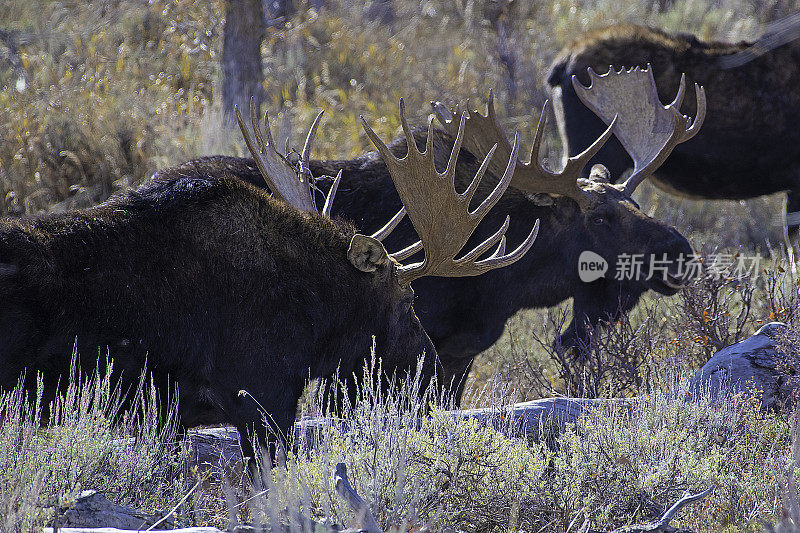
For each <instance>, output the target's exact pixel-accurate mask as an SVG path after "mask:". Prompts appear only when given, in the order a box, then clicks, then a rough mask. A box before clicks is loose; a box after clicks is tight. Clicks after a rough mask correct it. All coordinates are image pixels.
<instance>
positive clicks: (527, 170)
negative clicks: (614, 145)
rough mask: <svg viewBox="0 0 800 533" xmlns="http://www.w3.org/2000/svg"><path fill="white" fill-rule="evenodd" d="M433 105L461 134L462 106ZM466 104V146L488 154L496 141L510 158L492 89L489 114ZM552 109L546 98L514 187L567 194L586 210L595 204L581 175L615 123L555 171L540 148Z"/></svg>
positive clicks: (448, 127) (493, 167)
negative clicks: (546, 164)
mask: <svg viewBox="0 0 800 533" xmlns="http://www.w3.org/2000/svg"><path fill="white" fill-rule="evenodd" d="M431 105H432V106H433V110H434V112H435V113H436V117H437V118H438V119H439V122H441V124H442V126H443V127H444V129H445V130H446V131H447V132H448V133H449V134H450V135H451V136H455V135H456V133H457V126H456V123H455V120H454V119H453V115H454V114H458V113H459V107H458V106H456V108H455V109H453V110H452V111H450V110H448V109H447V107H445V106H444V105H443V104H442V103H440V102H432V103H431ZM465 107H466V111H465V113H466V116H467V119H466V131H465V133H464V147H465V148H466V149H467V150H469V151H470V152H471V153H472V154H473V155H475V156H476V157H480V156H481V155H483V154H485V153H487V151H488V147H489V146H490V144H496V145H497V155H498V156H499V160H501V161H502V160H504V159H505V158H507V157H508V155H509V154H510V152H511V145H510V144H509V142H508V138H507V137H506V134H505V133H504V132H503V128H502V127H501V126H500V122H499V121H498V120H497V115H496V114H495V111H494V94H493V92H491V91H490V92H489V101H488V103H487V111H486V115H481V114H480V113H479V112H478V111H470V110H469V107H470V103H469V100H467V103H466V106H465ZM548 108H549V101H546V102H545V104H544V106H543V107H542V114H541V117H540V119H539V124H538V125H537V127H536V135H535V137H534V140H533V146H532V147H531V153H530V157H529V158H528V162H527V163H524V162H522V161H517V164H516V169H515V170H514V178H513V179H512V180H511V187H514V188H515V189H519V190H522V191H525V192H528V193H533V194H539V193H545V194H557V195H561V196H567V197H569V198H572V199H573V200H575V201H576V202H577V203H578V205H579V206H580V207H581V209H586V207H588V206H589V205H590V203H591V198H590V196H589V195H588V193H587V192H586V191H584V190H583V189H582V188H581V187H580V186H579V185H578V182H577V180H578V178H579V177H580V173H581V170H582V169H583V167H585V166H586V164H587V163H588V162H589V160H590V159H591V158H592V157H594V155H595V154H596V153H597V152H598V151H599V150H600V148H602V147H603V145H604V144H605V143H606V141H607V140H608V139H609V137H611V132H612V127H613V126H609V127H608V129H606V131H605V132H603V134H602V135H601V136H600V137H599V138H598V139H597V140H596V141H595V142H593V143H592V145H591V146H589V148H587V149H586V150H584V151H583V152H582V153H580V154H578V155H576V156H574V157H570V158H569V160H568V161H567V164H566V166H565V167H564V170H562V171H561V172H551V171H549V170H547V169H546V168H544V167H543V166H542V164H541V162H540V161H539V149H540V147H541V144H542V137H543V134H544V127H545V124H546V123H547V110H548ZM612 123H613V120H612ZM497 165H498V163H496V162H495V163H492V164H490V166H489V168H490V170H491V171H492V173H493V174H495V175H497V176H499V175H500V172H501V169H500V168H498V166H497Z"/></svg>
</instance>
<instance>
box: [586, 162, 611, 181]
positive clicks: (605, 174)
mask: <svg viewBox="0 0 800 533" xmlns="http://www.w3.org/2000/svg"><path fill="white" fill-rule="evenodd" d="M589 179H590V180H592V181H599V182H601V183H611V173H610V172H609V171H608V169H607V168H606V167H605V166H603V165H592V170H591V171H590V172H589Z"/></svg>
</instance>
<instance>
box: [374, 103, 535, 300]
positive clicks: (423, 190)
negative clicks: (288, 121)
mask: <svg viewBox="0 0 800 533" xmlns="http://www.w3.org/2000/svg"><path fill="white" fill-rule="evenodd" d="M466 120H467V119H466V114H462V115H461V121H460V123H459V127H458V131H457V132H456V134H455V144H454V146H453V150H452V152H451V154H450V159H449V161H448V163H447V168H446V169H445V171H444V172H443V173H441V174H440V173H439V172H438V171H437V170H436V167H435V166H434V154H433V122H430V123H429V124H428V138H427V145H426V147H425V151H424V152H420V151H419V150H418V149H417V144H416V142H415V141H414V136H413V134H412V133H411V128H409V126H408V122H407V121H406V117H405V104H404V103H403V100H402V99H401V100H400V121H401V124H402V126H403V132H404V133H405V137H406V144H407V145H408V155H406V157H404V158H402V159H399V158H397V157H395V156H394V154H392V153H391V151H390V150H389V148H388V147H387V146H386V145H385V144H384V143H383V141H381V140H380V139H379V138H378V136H377V135H376V134H375V132H374V131H372V129H371V128H370V127H369V125H367V122H366V121H365V120H364V118H363V117H362V118H361V122H362V124H363V126H364V130H365V131H366V133H367V136H368V137H369V138H370V140H371V141H372V143H373V144H374V145H375V147H376V148H377V149H378V152H379V153H380V155H381V157H382V158H383V160H384V162H385V163H386V166H387V167H388V169H389V173H390V174H391V176H392V180H393V181H394V184H395V187H396V188H397V192H398V194H399V195H400V199H401V201H402V202H403V205H404V206H405V209H406V210H407V212H408V216H409V218H410V219H411V223H412V224H413V226H414V229H415V230H416V231H417V234H418V235H419V237H420V240H419V241H418V242H416V243H415V244H412V245H411V246H409V247H407V248H405V249H403V250H401V251H399V252H397V253H395V254H392V255H391V257H392V258H394V259H396V260H398V261H400V260H402V259H405V258H407V257H410V256H411V255H413V254H414V253H416V252H418V251H420V250H423V249H424V251H425V258H424V259H423V261H421V262H419V263H413V264H411V265H403V266H400V267H398V277H399V279H400V282H401V284H404V285H407V284H409V283H411V281H413V280H415V279H417V278H420V277H422V276H449V277H460V276H475V275H478V274H481V273H483V272H486V271H488V270H491V269H494V268H500V267H503V266H506V265H510V264H511V263H514V262H515V261H517V260H518V259H520V258H521V257H522V256H523V255H525V253H526V252H527V251H528V250H529V249H530V247H531V246H532V245H533V241H534V240H535V239H536V234H537V232H538V230H539V222H538V220H537V222H536V224H535V225H534V227H533V229H532V231H531V232H530V234H529V235H528V237H527V238H526V239H525V241H524V242H523V243H522V244H520V245H519V247H517V249H516V250H514V251H513V252H511V253H509V254H506V253H505V232H506V230H507V229H508V225H509V217H506V220H505V222H504V223H503V225H502V226H501V227H500V229H498V231H497V232H495V233H494V234H493V235H492V236H490V237H489V238H488V239H486V240H485V241H483V242H482V243H481V244H479V245H478V246H476V247H475V248H474V249H473V250H472V251H470V252H469V253H467V254H465V255H464V256H463V257H461V258H460V259H455V256H456V254H458V252H460V251H461V249H462V248H463V247H464V245H465V244H466V243H467V240H468V239H469V237H470V236H471V235H472V233H473V232H474V231H475V228H476V227H477V226H478V224H479V223H480V221H481V219H483V217H484V216H485V215H486V213H488V212H489V210H490V209H491V208H492V207H493V206H494V204H495V203H496V202H497V201H498V200H499V199H500V197H501V196H502V195H503V192H505V189H506V188H507V187H508V185H509V183H510V182H511V179H512V176H513V175H514V167H515V164H516V161H517V148H518V142H517V138H516V136H515V138H514V144H513V146H512V147H511V149H510V151H509V155H508V156H507V157H508V166H507V167H506V168H505V170H504V171H503V172H502V173H498V175H502V178H501V179H500V182H499V183H498V184H497V186H496V187H495V188H494V190H493V191H492V192H491V193H490V194H489V196H488V197H487V198H486V199H485V200H484V201H483V202H482V203H481V205H480V206H478V208H477V209H475V210H474V211H472V212H470V211H469V203H470V201H471V200H472V197H473V195H474V194H475V191H476V190H477V189H478V185H479V184H480V181H481V178H482V177H483V175H484V173H485V172H486V170H487V168H488V166H489V162H490V160H491V159H492V155H493V154H494V153H495V149H496V148H497V146H496V145H495V146H492V147H491V148H490V149H489V150H488V153H487V154H486V156H485V158H484V160H483V162H482V163H481V166H480V168H479V169H478V172H477V173H476V175H475V178H474V179H473V180H472V183H470V185H469V186H468V187H467V189H466V190H465V191H464V192H463V193H460V194H459V193H457V192H456V190H455V173H456V161H457V159H458V154H459V150H460V149H461V143H462V141H463V140H464V130H465V122H466ZM399 215H400V213H398V215H397V216H399ZM397 216H396V217H395V218H397ZM382 231H383V230H382ZM384 236H385V235H384ZM495 245H497V249H496V250H495V251H494V253H492V255H490V256H489V257H487V258H485V259H481V260H478V258H479V257H480V256H481V255H482V254H484V253H486V252H487V251H488V250H489V249H490V248H492V247H493V246H495Z"/></svg>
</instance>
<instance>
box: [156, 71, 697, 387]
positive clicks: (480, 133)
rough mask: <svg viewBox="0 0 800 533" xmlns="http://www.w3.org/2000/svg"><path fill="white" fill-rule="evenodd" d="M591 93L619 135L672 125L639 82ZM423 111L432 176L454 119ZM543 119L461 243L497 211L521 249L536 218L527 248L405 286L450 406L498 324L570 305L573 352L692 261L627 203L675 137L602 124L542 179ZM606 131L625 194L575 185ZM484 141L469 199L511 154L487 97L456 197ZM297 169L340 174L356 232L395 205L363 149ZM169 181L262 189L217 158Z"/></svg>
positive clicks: (464, 148)
mask: <svg viewBox="0 0 800 533" xmlns="http://www.w3.org/2000/svg"><path fill="white" fill-rule="evenodd" d="M620 76H621V78H622V79H623V80H628V79H629V78H631V79H633V78H637V77H636V76H635V75H633V74H630V73H624V74H623V75H620ZM622 85H623V86H624V85H625V83H623V84H622ZM623 88H624V87H623ZM594 90H595V91H603V94H604V95H605V100H607V101H608V102H610V103H611V104H613V103H614V102H617V103H622V102H626V101H630V102H634V103H639V105H638V107H637V109H639V111H638V112H637V113H636V114H634V115H631V111H630V110H625V109H622V108H620V109H617V110H614V111H613V112H614V113H619V114H620V116H622V115H623V114H624V115H625V117H626V119H625V121H624V124H625V127H629V126H630V125H631V122H633V124H634V126H635V123H636V121H640V122H642V123H650V121H652V120H655V119H656V118H658V120H662V119H663V117H664V115H665V113H666V117H667V119H668V120H669V119H670V117H674V113H673V111H672V110H670V109H667V110H666V111H665V108H664V107H663V106H661V104H660V103H658V101H657V99H656V98H655V97H654V94H652V93H650V92H648V91H649V86H647V85H646V84H642V83H641V79H640V78H637V79H636V82H635V83H631V84H629V87H628V88H627V89H625V90H624V92H623V93H620V94H615V93H614V91H617V90H620V88H614V87H601V88H595V89H594ZM435 109H436V111H437V114H438V115H439V116H440V119H441V120H444V127H445V130H446V131H441V130H434V131H433V157H434V160H435V164H436V166H437V168H445V166H446V165H448V162H449V161H450V158H451V157H452V154H454V153H455V151H454V150H453V148H454V143H455V135H456V130H457V129H458V128H457V122H453V121H451V120H450V119H449V117H450V116H451V114H450V113H449V112H448V111H447V110H446V109H445V108H444V107H443V106H441V105H437V106H436V107H435ZM544 117H546V113H545V112H543V114H542V120H540V123H539V127H538V129H537V132H536V137H535V143H534V147H533V150H532V153H531V157H530V162H529V163H524V164H523V163H518V164H517V168H516V170H515V171H514V176H513V178H512V180H511V184H510V186H509V188H508V190H507V191H506V192H505V194H504V195H503V197H502V198H501V199H500V200H499V201H498V203H497V207H496V208H495V209H494V210H492V211H491V212H489V214H488V215H486V217H485V218H484V221H483V223H482V224H480V225H478V227H477V228H476V230H475V233H473V235H472V237H471V238H470V240H469V241H468V243H467V245H468V246H469V247H474V246H476V245H477V243H479V242H480V241H482V240H483V239H486V238H487V237H489V236H490V235H492V234H493V233H494V232H495V231H496V229H497V227H498V226H500V225H501V224H503V223H504V218H505V216H506V214H508V215H509V216H510V217H511V222H510V224H509V225H508V229H507V231H506V233H505V235H506V238H507V239H508V242H509V244H511V245H516V244H518V243H521V242H523V241H524V240H525V239H526V237H527V235H528V232H529V230H530V227H531V225H532V224H533V223H534V221H536V220H537V219H538V220H541V228H542V231H541V232H540V235H539V237H538V238H537V239H536V242H535V243H534V244H533V249H532V252H531V253H530V254H527V255H526V256H525V257H523V258H522V259H521V260H519V261H517V262H516V263H515V264H513V265H511V266H509V267H507V268H503V269H497V270H493V271H491V272H488V273H487V274H485V275H483V276H479V277H472V278H441V277H433V276H431V277H425V278H422V279H420V280H418V281H416V282H415V284H414V289H415V292H416V298H415V300H414V309H415V310H416V312H417V315H418V316H419V318H420V322H421V323H422V325H423V327H425V330H426V331H427V333H428V335H430V337H431V339H432V340H433V343H434V345H435V346H436V349H437V352H438V354H439V359H440V361H441V364H442V367H443V370H444V373H443V376H444V382H445V383H448V384H449V383H451V382H454V383H455V385H456V390H455V393H456V394H455V396H456V399H459V398H460V396H461V393H462V391H463V384H464V378H465V376H466V375H467V373H468V372H469V368H470V366H471V365H472V361H473V359H474V357H475V355H477V354H478V353H479V352H481V351H483V350H485V349H487V348H488V347H489V346H491V345H492V344H493V343H494V342H495V341H496V340H497V339H498V337H500V335H501V333H502V332H503V328H504V326H505V323H506V321H507V320H508V319H509V318H510V317H511V316H512V315H513V314H514V313H515V312H517V311H518V310H520V309H526V308H536V307H549V306H553V305H556V304H558V303H559V302H561V301H563V300H565V299H567V298H572V299H573V321H572V323H571V324H570V325H569V326H568V327H567V328H566V330H565V331H564V332H563V333H562V335H561V337H560V340H559V342H560V343H561V344H562V345H563V346H564V347H574V346H577V345H580V343H582V342H584V341H585V339H586V335H587V326H589V325H591V326H595V325H597V324H598V323H599V322H600V321H601V320H606V319H610V318H614V317H617V316H618V315H619V313H621V312H627V311H628V310H630V309H631V308H632V307H633V306H634V305H635V304H636V303H637V301H638V300H639V297H640V295H641V294H642V293H643V292H645V291H646V290H648V289H653V290H655V291H657V292H659V293H662V294H667V295H670V294H674V293H675V292H676V291H677V290H678V289H679V288H680V287H681V286H682V284H683V283H684V282H685V279H684V278H683V273H682V272H681V271H680V269H679V260H680V258H681V256H683V257H684V259H685V258H686V256H688V255H690V254H691V253H692V248H691V246H690V245H689V243H688V242H687V241H686V239H685V238H683V236H681V235H680V234H679V233H678V232H677V231H675V229H673V228H671V227H669V226H666V225H665V224H662V223H661V222H659V221H657V220H654V219H652V218H650V217H648V216H647V215H645V214H644V213H643V212H642V211H641V210H639V208H638V206H637V205H636V203H635V202H634V201H633V200H632V199H631V197H630V193H631V192H632V190H633V188H634V187H635V185H636V184H638V183H639V182H640V181H641V179H644V178H645V177H646V176H647V175H649V173H650V172H652V171H653V170H654V169H655V167H656V166H657V165H658V164H661V163H662V162H663V160H664V158H665V157H666V155H667V154H668V153H669V151H670V150H671V149H672V148H673V147H674V144H672V143H674V141H675V140H676V139H678V137H674V138H669V139H665V138H662V137H653V136H651V135H646V136H642V137H641V138H639V137H637V136H640V135H641V128H634V129H630V130H626V129H622V128H620V127H619V126H615V127H614V128H611V127H609V128H607V131H605V132H602V134H600V135H598V137H597V138H595V139H593V140H592V142H591V146H590V147H589V148H587V149H586V150H585V151H584V152H583V153H581V154H579V155H577V156H575V157H573V158H571V159H570V161H569V162H568V164H567V166H566V168H565V169H564V170H562V171H561V172H551V171H549V170H547V169H545V168H544V167H543V166H542V165H541V164H540V162H539V159H538V152H539V146H540V142H541V138H542V135H543V131H544V125H545V124H544V123H545V120H544ZM627 117H633V118H627ZM698 118H699V120H698V121H697V125H696V126H695V127H694V129H695V130H696V129H697V128H698V127H699V126H700V122H701V120H702V117H698ZM674 119H675V124H676V125H685V120H683V121H682V120H679V119H678V117H674ZM612 131H613V132H614V133H615V134H616V135H617V136H618V137H620V136H622V137H626V138H629V139H630V142H629V144H632V143H635V145H636V150H637V151H636V157H639V158H640V167H641V168H642V169H643V172H640V173H639V175H638V176H637V178H636V179H635V180H634V181H632V182H629V184H628V187H627V188H626V187H621V186H619V185H613V184H611V183H609V181H608V179H607V174H606V172H605V171H604V170H603V169H600V168H598V169H597V172H595V173H594V175H593V176H592V178H591V179H579V173H580V171H581V169H582V168H583V167H584V166H585V165H586V163H587V161H589V160H590V159H591V158H592V156H594V154H595V153H596V152H597V151H598V150H599V149H600V148H601V147H602V145H603V143H604V142H605V141H606V140H607V139H608V138H609V136H611V135H612ZM414 138H415V140H416V142H417V145H418V147H420V148H421V147H423V146H425V145H426V144H427V143H428V142H429V140H430V135H429V132H424V131H417V132H416V133H415V134H414ZM495 143H496V144H497V145H498V147H497V149H496V151H495V154H494V157H493V158H492V159H491V160H490V162H489V170H488V172H487V174H489V175H488V176H487V177H486V178H485V179H484V180H483V182H482V183H481V185H480V187H479V188H478V191H477V192H476V193H475V198H476V201H478V200H480V199H482V198H486V197H487V196H488V195H489V193H490V191H491V184H493V183H495V182H497V180H498V179H499V178H498V176H501V175H503V173H504V167H503V164H502V163H500V164H498V160H503V159H504V158H505V159H504V160H506V161H507V160H508V158H509V155H510V154H511V152H512V146H511V143H510V142H509V141H508V140H507V137H506V136H505V134H504V133H503V131H502V129H501V128H500V126H499V124H498V123H497V119H496V117H495V115H494V108H493V105H492V102H491V100H490V102H489V107H488V116H486V117H484V116H482V115H481V114H479V113H477V112H469V113H468V115H467V119H466V126H465V131H464V140H463V145H461V144H460V145H459V146H460V148H461V150H460V154H459V157H458V161H457V163H456V167H455V187H456V189H457V190H459V191H464V190H466V189H467V187H468V186H469V184H470V183H471V181H472V176H474V175H475V173H476V172H477V170H478V168H479V166H480V164H481V161H482V160H483V159H484V155H486V154H487V153H488V152H489V150H490V149H491V147H492V146H493V145H494V144H495ZM389 150H390V151H391V152H392V153H394V154H395V155H396V156H398V157H402V156H404V155H405V154H406V152H407V146H406V140H405V139H398V140H397V141H394V142H393V143H391V144H390V145H389ZM498 158H499V159H498ZM642 158H643V159H642ZM309 166H310V169H311V171H312V172H313V173H314V175H317V176H321V175H331V176H332V175H335V174H337V173H339V172H341V173H342V178H341V184H340V186H339V190H338V192H337V201H336V203H335V204H334V206H333V209H332V214H333V215H334V216H339V217H342V218H344V219H348V220H351V221H352V222H353V223H354V224H355V225H356V226H357V227H359V228H360V229H362V230H364V231H370V232H372V231H376V230H377V229H378V228H380V227H381V226H382V225H383V224H384V222H385V220H386V219H387V218H389V217H390V216H392V215H393V214H394V213H396V212H397V211H398V209H400V208H401V202H400V197H399V196H398V194H397V192H396V191H395V189H394V186H393V185H392V180H391V178H390V175H389V172H388V171H387V168H386V164H385V163H384V162H383V160H382V158H380V157H378V156H377V154H375V153H369V154H366V155H364V156H361V157H358V158H356V159H353V160H346V161H314V160H311V161H310V162H309ZM178 175H186V176H192V175H228V176H236V177H239V178H241V179H243V180H245V181H248V182H250V183H253V184H260V185H262V186H263V184H264V182H263V180H262V179H261V174H260V173H259V171H258V168H257V166H256V164H255V163H254V162H253V160H251V159H246V158H236V157H225V156H213V157H206V158H202V159H197V160H194V161H189V162H187V163H184V164H183V165H181V166H178V167H174V168H171V169H165V170H162V171H161V172H160V173H159V174H157V175H156V176H154V178H156V179H161V178H162V177H170V176H178ZM416 240H417V233H416V232H415V231H414V228H413V227H412V225H411V224H410V223H409V222H408V221H407V220H403V221H401V222H400V223H399V224H398V226H397V228H396V229H395V230H394V232H392V234H391V235H389V236H388V237H387V238H386V240H385V241H384V242H385V243H386V244H387V245H388V246H390V247H392V248H399V247H403V246H405V245H407V244H408V243H411V242H414V241H416ZM584 251H594V252H595V253H597V254H599V255H600V256H602V257H603V258H604V259H605V260H606V261H607V263H608V272H607V273H606V275H605V277H602V278H600V279H597V280H594V281H592V282H591V283H586V282H584V281H582V280H581V278H580V274H579V271H578V266H579V265H578V263H579V261H578V259H579V257H580V256H581V253H582V252H584ZM626 254H627V255H628V256H630V255H634V254H636V255H639V256H640V257H641V258H642V259H643V264H642V267H641V275H638V276H633V277H632V279H631V278H629V277H621V278H620V279H615V277H616V276H615V266H617V264H618V259H619V258H621V257H624V256H625V255H626ZM654 258H655V259H657V260H659V261H663V263H662V264H668V265H669V268H668V270H666V271H661V272H658V271H655V270H653V267H654V266H656V265H654V263H653V262H652V260H653V259H654ZM652 272H656V273H655V275H649V274H651V273H652ZM344 375H346V374H344Z"/></svg>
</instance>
